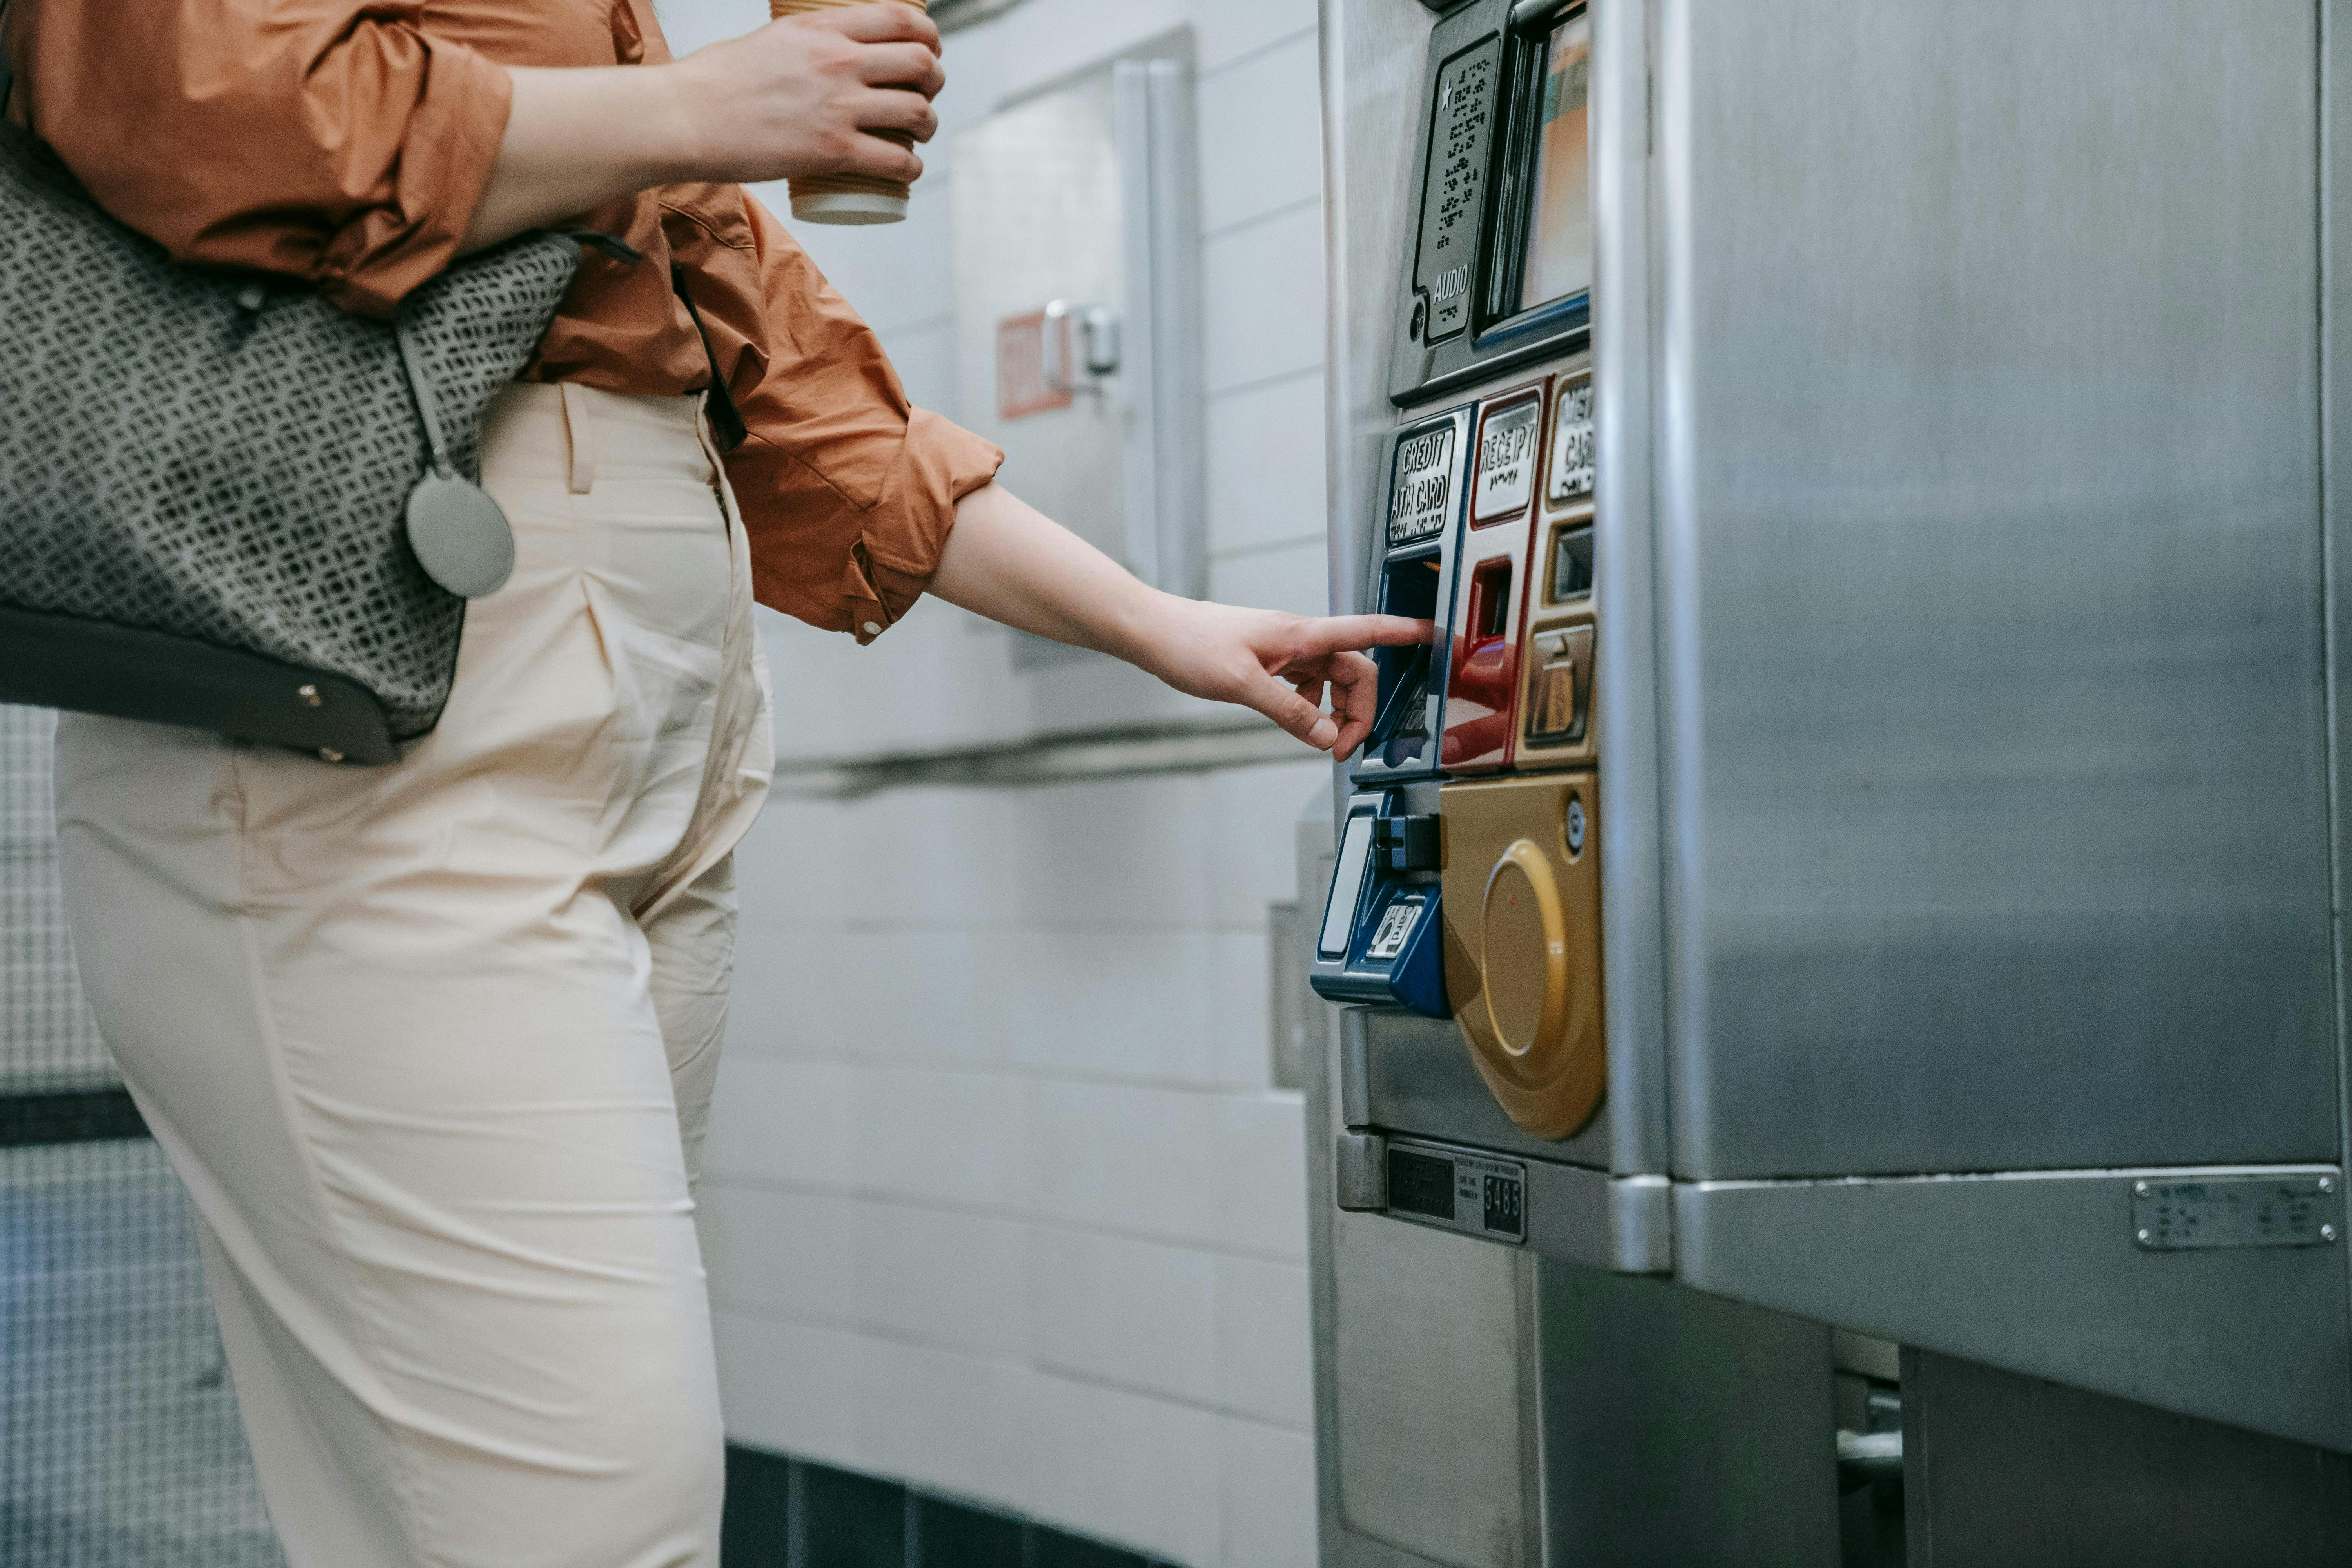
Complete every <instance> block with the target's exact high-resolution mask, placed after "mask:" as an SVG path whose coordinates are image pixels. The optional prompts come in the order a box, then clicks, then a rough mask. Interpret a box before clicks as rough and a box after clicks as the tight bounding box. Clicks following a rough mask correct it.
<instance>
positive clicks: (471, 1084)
mask: <svg viewBox="0 0 2352 1568" xmlns="http://www.w3.org/2000/svg"><path fill="white" fill-rule="evenodd" d="M483 470H484V472H483V478H484V483H485V485H486V487H487V488H488V489H489V490H490V491H491V493H492V494H493V495H495V496H496V497H497V498H498V500H499V502H500V503H501V504H502V506H503V507H504V508H505V510H506V512H507V515H508V517H509V519H510V520H511V521H512V522H513V524H514V528H515V534H516V542H517V554H518V563H517V566H516V569H515V573H514V575H513V578H512V580H511V581H509V584H507V585H506V586H505V587H504V588H502V589H500V590H499V592H498V593H496V594H494V595H489V596H488V597H487V598H484V599H480V600H477V601H475V602H474V603H473V605H471V606H470V607H469V610H468V614H467V624H466V631H465V638H464V642H463V646H462V651H461V654H460V657H459V659H458V665H457V679H456V685H455V689H454V691H453V693H452V696H451V699H450V702H449V706H448V709H447V711H446V714H445V716H444V717H443V719H442V721H441V723H440V725H439V727H438V728H437V729H436V730H435V731H433V732H432V733H431V734H430V735H428V736H426V737H425V738H423V739H422V740H420V741H418V742H415V743H413V744H412V745H410V746H409V747H408V748H407V749H406V755H405V756H404V758H403V759H402V760H401V761H400V762H399V763H396V764H394V765H391V766H388V767H383V768H361V767H354V766H349V765H342V766H338V765H332V764H330V763H323V762H320V761H319V760H317V759H315V758H312V757H309V756H304V755H299V754H295V753H292V752H284V751H278V750H273V749H270V748H268V747H258V746H252V745H247V744H242V743H233V742H225V741H222V740H218V739H215V738H212V737H210V736H206V735H203V734H198V733H194V732H192V731H175V730H171V729H165V728H161V727H156V726H151V725H143V724H135V723H129V722H125V721H116V720H107V719H97V718H89V717H83V716H76V715H68V716H66V717H65V718H64V719H62V720H61V721H59V725H58V827H59V835H60V844H61V849H62V854H63V862H64V870H65V879H66V892H67V900H68V910H69V913H70V918H71V922H72V929H73V935H74V942H75V946H76V950H77V952H78V954H79V961H80V964H81V970H82V974H83V977H84V980H85V983H86V986H87V989H88V991H89V996H90V1000H91V1002H92V1005H93V1006H94V1008H95V1010H96V1013H97V1016H98V1020H99V1023H100V1028H101V1030H102V1031H103V1033H104V1035H105V1037H106V1040H107V1042H108V1044H109V1045H110V1047H112V1049H113V1052H114V1054H115V1058H116V1059H117V1061H118V1062H119V1063H120V1064H121V1069H122V1073H123V1076H124V1078H125V1079H126V1080H127V1081H128V1083H129V1085H130V1089H131V1094H132V1095H133V1096H134V1098H135V1099H136V1100H137V1102H138V1105H139V1107H140V1109H141V1110H142V1112H143V1113H144V1114H145V1116H146V1118H147V1121H148V1124H149V1126H150V1127H151V1128H152V1130H153V1131H154V1134H155V1137H156V1139H157V1140H158V1142H160V1143H161V1144H162V1145H163V1149H164V1151H165V1152H167V1153H168V1154H169V1156H170V1158H171V1160H172V1163H173V1165H174V1166H175V1167H176V1169H177V1170H178V1172H179V1173H180V1175H181V1177H182V1178H183V1179H184V1182H185V1184H186V1185H187V1189H188V1192H189V1194H190V1196H191V1198H192V1200H193V1205H194V1212H195V1215H196V1219H197V1229H198V1232H199V1237H200V1240H201V1245H202V1248H203V1253H204V1258H205V1274H206V1278H207V1279H208V1281H209V1284H210V1288H211V1291H212V1297H213V1300H214V1303H215V1307H216V1308H217V1310H218V1314H219V1318H220V1324H221V1333H222V1337H223V1339H224V1341H225V1342H226V1348H227V1352H228V1363H229V1368H230V1373H231V1376H232V1378H233V1381H234V1384H235V1388H236V1396H237V1400H238V1403H239V1405H240V1406H241V1408H242V1410H243V1413H244V1416H245V1421H246V1426H247V1432H248V1434H249V1435H250V1437H251V1439H252V1447H253V1454H254V1459H255V1462H256V1464H257V1466H258V1468H259V1470H260V1476H261V1483H262V1489H263V1492H264V1495H265V1497H266V1498H267V1500H268V1506H269V1510H270V1514H271V1517H272V1520H273V1521H274V1522H275V1523H276V1525H277V1527H278V1533H279V1535H280V1538H281V1539H282V1540H283V1542H284V1543H285V1546H286V1552H287V1556H288V1558H289V1562H290V1563H292V1565H293V1568H460V1565H463V1568H689V1565H691V1568H714V1565H715V1564H716V1563H718V1560H719V1558H718V1534H719V1496H720V1487H721V1475H722V1465H721V1432H720V1426H719V1402H718V1387H717V1380H716V1375H715V1373H714V1369H713V1363H712V1355H711V1336H710V1321H709V1308H708V1305H707V1302H706V1300H705V1290H704V1280H703V1273H702V1267H701V1261H700V1258H699V1254H698V1249H697V1246H696V1240H695V1231H694V1223H693V1216H692V1207H693V1205H692V1198H691V1188H692V1181H693V1176H694V1170H695V1163H696V1159H697V1154H698V1147H699V1144H700V1142H701V1134H702V1129H703V1126H704V1122H705V1119H706V1116H707V1113H708V1110H709V1100H710V1092H711V1080H712V1076H713V1073H714V1072H715V1070H716V1068H717V1064H718V1055H719V1039H720V1036H721V1034H722V1032H723V1029H724V1026H725V1022H726V1012H727V988H728V982H729V977H730V973H731V971H732V965H733V960H734V928H735V907H736V906H735V890H734V880H733V862H732V858H731V854H730V851H731V850H732V848H733V846H734V845H735V843H736V841H737V839H738V838H739V837H740V836H741V835H742V833H743V831H744V830H745V829H746V828H747V827H748V826H750V825H751V819H752V817H753V816H755V815H756V814H757V812H758V810H759V807H760V804H761V799H762V798H763V796H764V795H765V792H766V789H767V785H768V776H769V772H770V768H771V764H772V758H773V746H772V740H771V721H770V716H769V693H768V681H767V674H766V668H765V665H764V663H763V661H762V659H761V654H760V650H759V647H758V644H757V639H756V637H755V634H754V630H753V626H752V622H751V580H750V567H749V561H748V556H747V554H746V551H745V544H744V539H743V532H742V529H741V526H740V522H739V521H736V519H735V517H734V513H733V507H732V503H731V500H730V498H729V497H728V494H727V491H726V486H725V480H724V477H723V475H722V473H721V470H720V468H719V464H718V461H717V458H716V455H715V453H714V451H713V449H712V447H711V446H710V443H709V437H708V434H707V430H706V427H705V426H704V423H703V421H702V419H701V416H700V410H699V405H698V400H697V399H692V398H658V397H624V396H617V395H611V394H606V393H600V392H594V391H589V390H586V389H583V388H579V387H572V386H562V387H556V386H539V385H532V386H516V387H512V388H509V389H508V390H507V391H505V392H504V393H502V394H500V395H499V399H498V401H497V402H496V403H495V405H493V407H492V410H491V412H490V415H489V416H488V421H487V424H486V426H485V449H484V462H483Z"/></svg>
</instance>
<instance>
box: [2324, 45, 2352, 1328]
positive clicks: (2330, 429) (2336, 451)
mask: <svg viewBox="0 0 2352 1568" xmlns="http://www.w3.org/2000/svg"><path fill="white" fill-rule="evenodd" d="M2319 41H2320V49H2319V59H2320V72H2321V87H2320V105H2321V122H2320V163H2319V168H2320V187H2319V205H2320V214H2321V217H2320V235H2321V242H2322V256H2321V269H2320V276H2321V283H2322V293H2321V311H2320V318H2321V323H2322V327H2323V334H2322V337H2321V339H2320V364H2321V395H2322V402H2321V405H2320V413H2321V425H2320V434H2321V439H2322V442H2323V447H2322V450H2323V454H2324V472H2325V475H2326V485H2325V494H2326V508H2325V514H2324V519H2323V524H2322V528H2321V540H2320V542H2321V547H2322V550H2323V551H2324V552H2325V559H2326V563H2327V575H2326V591H2327V690H2328V721H2329V726H2330V730H2329V742H2330V744H2329V746H2328V780H2327V782H2328V796H2329V821H2330V826H2331V828H2332V832H2331V846H2330V847H2331V849H2332V851H2333V862H2332V867H2331V869H2332V871H2333V874H2334V881H2333V889H2334V893H2335V899H2336V908H2337V909H2338V910H2341V909H2342V907H2343V898H2344V887H2345V880H2346V869H2347V868H2346V866H2345V857H2346V853H2347V844H2352V820H2347V807H2352V801H2347V796H2346V793H2345V789H2344V758H2345V754H2346V753H2345V748H2346V747H2347V744H2352V713H2347V711H2346V710H2345V704H2344V701H2343V698H2342V693H2343V690H2344V660H2345V652H2346V649H2347V647H2352V621H2347V616H2352V582H2347V573H2352V508H2347V493H2352V492H2347V489H2346V487H2345V480H2346V477H2347V472H2352V469H2347V464H2352V335H2347V334H2352V287H2347V284H2352V225H2347V223H2346V222H2345V221H2344V220H2343V219H2342V218H2341V217H2340V216H2336V215H2341V214H2346V213H2352V184H2347V181H2352V109H2347V106H2346V103H2345V94H2346V92H2347V91H2348V90H2352V0H2324V4H2322V5H2321V6H2320V8H2319ZM2347 941H2352V933H2347V931H2346V929H2345V924H2344V921H2342V919H2341V918H2339V919H2338V920H2337V921H2336V946H2335V952H2334V956H2335V960H2336V1100H2337V1107H2338V1109H2337V1123H2336V1125H2337V1137H2338V1139H2339V1140H2340V1145H2339V1146H2340V1147H2342V1148H2344V1149H2345V1150H2346V1151H2347V1154H2352V1068H2347V1063H2352V1041H2347V1037H2346V1017H2345V1008H2344V988H2345V978H2346V975H2347V973H2352V951H2347ZM2344 1250H2345V1266H2346V1268H2347V1270H2352V1247H2346V1248H2345V1249H2344ZM2347 1284H2352V1279H2347Z"/></svg>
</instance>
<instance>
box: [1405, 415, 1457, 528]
mask: <svg viewBox="0 0 2352 1568" xmlns="http://www.w3.org/2000/svg"><path fill="white" fill-rule="evenodd" d="M1453 512H1454V426H1453V423H1452V422H1451V421H1448V422H1447V423H1445V424H1444V425H1439V426H1433V427H1432V428H1430V429H1427V430H1424V431H1423V432H1422V433H1421V434H1420V435H1418V436H1412V437H1406V439H1405V442H1404V444H1403V445H1402V446H1401V447H1398V448H1397V463H1396V494H1395V495H1394V496H1393V497H1391V499H1390V501H1389V548H1390V549H1391V550H1393V549H1395V548H1396V547H1397V546H1398V545H1401V544H1412V543H1415V542H1419V541H1421V540H1423V539H1433V538H1435V537H1436V536H1437V535H1439V534H1441V533H1443V532H1444V531H1445V520H1446V519H1447V518H1449V517H1451V516H1452V515H1453Z"/></svg>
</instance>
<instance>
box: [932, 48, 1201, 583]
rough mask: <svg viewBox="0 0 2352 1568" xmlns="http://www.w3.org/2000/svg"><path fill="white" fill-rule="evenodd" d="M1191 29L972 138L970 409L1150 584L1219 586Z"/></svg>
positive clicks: (1042, 498)
mask: <svg viewBox="0 0 2352 1568" xmlns="http://www.w3.org/2000/svg"><path fill="white" fill-rule="evenodd" d="M1190 56H1191V39H1190V35H1189V34H1186V33H1179V34H1176V35H1171V37H1168V38H1166V39H1162V40H1160V41H1157V42H1155V43H1154V44H1150V45H1147V46H1145V47H1143V49H1142V50H1140V51H1138V52H1135V53H1130V54H1129V55H1128V56H1124V57H1121V58H1116V59H1112V60H1108V61H1106V62H1104V63H1103V64H1101V65H1099V66H1096V67H1093V68H1088V69H1086V70H1084V71H1081V72H1079V73H1077V74H1076V75H1075V76H1072V77H1067V78H1065V79H1062V80H1061V81H1060V82H1058V83H1056V84H1055V85H1053V86H1051V87H1048V88H1046V89H1042V90H1039V91H1036V92H1033V93H1030V94H1028V95H1025V96H1024V97H1022V98H1020V99H1017V100H1013V101H1012V102H1010V103H1008V104H1007V105H1005V106H1004V107H1003V108H1002V109H1000V110H998V111H997V112H996V113H995V114H993V115H992V116H990V117H989V118H988V119H987V120H985V121H982V122H981V123H980V124H978V125H976V126H974V127H973V128H972V129H971V130H969V131H967V132H964V133H963V134H962V135H961V136H959V137H958V138H956V141H955V146H954V153H953V159H954V167H955V180H954V202H955V209H954V247H955V274H956V301H955V304H956V339H957V350H958V360H959V366H960V371H959V374H960V379H961V394H962V399H961V401H962V405H963V408H964V411H965V416H966V422H967V423H968V424H970V425H971V426H972V428H973V429H975V430H977V431H978V432H980V433H981V434H982V435H985V436H987V437H989V438H990V439H991V440H993V441H995V442H996V443H997V444H998V445H1000V446H1002V447H1003V448H1004V449H1005V452H1006V454H1007V456H1008V458H1009V467H1010V468H1011V469H1012V470H1013V472H1016V473H1018V474H1020V475H1021V476H1022V487H1023V490H1024V494H1025V495H1026V496H1027V498H1028V499H1029V500H1032V501H1033V502H1034V504H1036V505H1037V506H1038V508H1039V509H1040V510H1044V511H1045V512H1046V513H1047V514H1048V515H1050V516H1053V517H1055V518H1057V519H1059V520H1060V521H1062V522H1063V523H1065V524H1066V525H1067V526H1068V527H1069V528H1071V529H1072V530H1073V531H1076V532H1077V533H1078V534H1079V535H1080V536H1081V537H1083V538H1085V539H1086V540H1087V542H1090V543H1092V544H1094V545H1095V546H1096V547H1097V548H1098V549H1100V550H1102V551H1103V552H1105V553H1106V554H1108V555H1109V556H1111V557H1112V558H1113V559H1114V560H1116V561H1118V562H1119V563H1121V564H1123V565H1125V566H1126V567H1127V568H1128V570H1129V571H1130V572H1133V573H1134V574H1136V575H1137V576H1138V577H1140V578H1141V579H1143V580H1144V581H1145V582H1147V583H1150V584H1153V585H1155V586H1158V587H1161V588H1165V589H1168V590H1169V591H1171V592H1172V593H1179V594H1184V595H1192V596H1197V595H1201V594H1202V593H1203V592H1205V590H1206V588H1207V556H1206V551H1205V548H1204V542H1203V537H1204V531H1203V526H1202V503H1201V496H1202V479H1201V470H1202V443H1201V365H1200V329H1199V321H1200V303H1199V301H1200V265H1199V255H1200V237H1199V219H1198V211H1199V195H1198V183H1197V180H1196V178H1195V175H1194V172H1193V163H1194V157H1193V135H1192V67H1191V63H1190Z"/></svg>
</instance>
